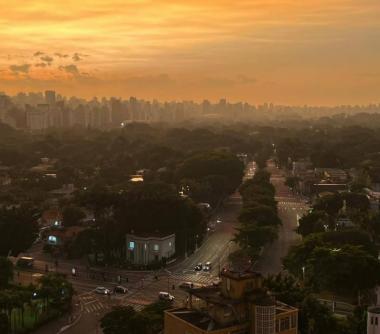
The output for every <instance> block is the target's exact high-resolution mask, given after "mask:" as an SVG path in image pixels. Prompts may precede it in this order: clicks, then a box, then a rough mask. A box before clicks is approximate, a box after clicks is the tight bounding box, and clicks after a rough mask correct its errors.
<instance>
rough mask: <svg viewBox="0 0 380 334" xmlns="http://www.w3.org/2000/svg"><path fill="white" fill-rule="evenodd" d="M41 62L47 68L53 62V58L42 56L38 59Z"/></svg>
mask: <svg viewBox="0 0 380 334" xmlns="http://www.w3.org/2000/svg"><path fill="white" fill-rule="evenodd" d="M40 59H41V60H42V61H44V62H46V63H47V64H48V65H49V66H50V65H51V63H52V62H53V60H54V58H53V57H50V56H48V55H46V56H43V57H41V58H40Z"/></svg>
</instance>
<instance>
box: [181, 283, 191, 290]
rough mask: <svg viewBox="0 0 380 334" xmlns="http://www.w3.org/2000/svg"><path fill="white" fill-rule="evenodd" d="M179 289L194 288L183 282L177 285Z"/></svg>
mask: <svg viewBox="0 0 380 334" xmlns="http://www.w3.org/2000/svg"><path fill="white" fill-rule="evenodd" d="M179 287H180V288H181V289H192V288H193V287H194V284H193V283H191V282H183V283H181V284H180V285H179Z"/></svg>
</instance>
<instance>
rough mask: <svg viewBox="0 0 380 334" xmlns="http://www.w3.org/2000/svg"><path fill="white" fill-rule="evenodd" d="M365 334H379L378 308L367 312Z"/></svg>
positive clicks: (369, 309)
mask: <svg viewBox="0 0 380 334" xmlns="http://www.w3.org/2000/svg"><path fill="white" fill-rule="evenodd" d="M367 334H380V306H373V307H369V308H368V310H367Z"/></svg>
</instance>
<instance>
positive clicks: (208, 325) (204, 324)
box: [167, 308, 231, 331]
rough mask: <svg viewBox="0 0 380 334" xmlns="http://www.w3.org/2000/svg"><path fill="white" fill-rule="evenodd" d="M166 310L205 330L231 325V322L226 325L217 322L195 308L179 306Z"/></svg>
mask: <svg viewBox="0 0 380 334" xmlns="http://www.w3.org/2000/svg"><path fill="white" fill-rule="evenodd" d="M167 312H168V313H170V314H172V315H174V316H176V317H178V318H180V319H182V320H183V321H186V322H188V323H190V324H192V325H193V326H195V327H198V328H200V329H202V330H205V331H215V330H220V329H223V328H227V327H231V324H228V325H221V324H217V323H216V322H215V321H214V320H213V319H211V317H209V316H208V315H207V314H204V313H201V312H199V311H196V310H190V309H187V308H180V309H174V310H170V311H167Z"/></svg>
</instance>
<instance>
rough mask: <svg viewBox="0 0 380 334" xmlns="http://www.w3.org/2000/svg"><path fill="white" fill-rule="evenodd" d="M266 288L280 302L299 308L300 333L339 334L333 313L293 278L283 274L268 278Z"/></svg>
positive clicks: (265, 282) (265, 281)
mask: <svg viewBox="0 0 380 334" xmlns="http://www.w3.org/2000/svg"><path fill="white" fill-rule="evenodd" d="M264 286H265V287H266V288H267V289H268V290H269V291H270V292H271V293H272V294H274V295H275V296H276V298H277V299H278V300H280V301H282V302H284V303H286V304H288V305H291V306H293V307H297V308H298V310H299V314H298V319H299V320H298V329H299V331H300V333H302V334H324V333H327V334H335V333H337V322H336V320H335V318H334V317H333V315H332V313H331V311H330V310H329V309H328V308H327V307H326V306H324V305H322V304H321V303H320V302H319V301H318V300H317V299H316V298H315V297H313V296H312V294H311V293H310V290H308V289H307V288H305V287H303V286H301V285H300V284H299V282H298V281H297V280H296V279H295V278H294V277H293V276H290V275H283V274H278V275H276V276H268V277H267V278H266V279H265V280H264Z"/></svg>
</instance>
